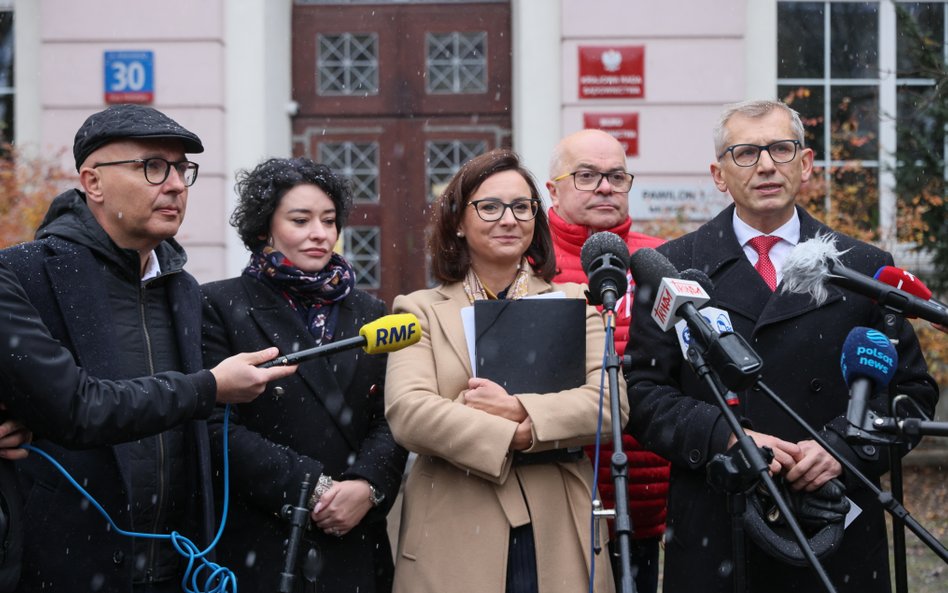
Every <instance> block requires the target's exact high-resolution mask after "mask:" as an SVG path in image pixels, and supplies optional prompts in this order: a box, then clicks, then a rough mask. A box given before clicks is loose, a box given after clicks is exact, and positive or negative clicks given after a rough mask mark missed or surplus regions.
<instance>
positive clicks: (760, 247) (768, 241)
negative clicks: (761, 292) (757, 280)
mask: <svg viewBox="0 0 948 593" xmlns="http://www.w3.org/2000/svg"><path fill="white" fill-rule="evenodd" d="M779 242H780V237H771V236H768V235H758V236H757V237H754V238H753V239H751V240H750V241H748V243H750V246H751V247H753V248H754V251H756V252H757V264H756V265H755V266H754V267H755V268H757V272H758V273H759V274H760V277H761V278H763V279H764V282H766V283H767V286H769V287H770V290H776V288H777V270H775V269H774V262H772V261H770V248H771V247H773V246H774V245H776V244H777V243H779Z"/></svg>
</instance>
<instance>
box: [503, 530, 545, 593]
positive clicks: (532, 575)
mask: <svg viewBox="0 0 948 593" xmlns="http://www.w3.org/2000/svg"><path fill="white" fill-rule="evenodd" d="M506 593H538V585H537V549H536V542H535V541H534V539H533V526H532V525H531V524H530V523H527V524H526V525H521V526H520V527H512V528H511V529H510V545H509V546H508V551H507V589H506Z"/></svg>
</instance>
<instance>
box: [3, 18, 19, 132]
mask: <svg viewBox="0 0 948 593" xmlns="http://www.w3.org/2000/svg"><path fill="white" fill-rule="evenodd" d="M2 8H3V4H2V3H0V144H4V143H8V142H13V133H14V131H15V130H14V129H13V97H14V88H13V11H12V10H3V9H2Z"/></svg>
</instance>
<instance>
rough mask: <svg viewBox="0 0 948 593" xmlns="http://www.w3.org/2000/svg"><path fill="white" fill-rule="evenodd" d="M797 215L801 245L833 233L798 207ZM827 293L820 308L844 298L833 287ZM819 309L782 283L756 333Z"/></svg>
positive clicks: (806, 296) (829, 287) (803, 295)
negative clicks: (822, 235)
mask: <svg viewBox="0 0 948 593" xmlns="http://www.w3.org/2000/svg"><path fill="white" fill-rule="evenodd" d="M797 214H798V215H799V217H800V243H803V242H804V241H808V240H810V239H812V238H813V237H815V236H816V235H817V233H820V234H826V233H831V232H832V230H831V229H830V228H829V227H827V226H826V225H824V224H822V223H820V222H819V221H818V220H816V219H815V218H813V217H812V216H810V215H809V214H807V212H806V211H805V210H803V209H802V208H800V207H797ZM827 292H828V295H829V296H828V297H827V299H826V301H825V302H824V303H823V305H820V306H825V305H828V304H831V303H835V302H836V301H838V300H840V299H841V298H843V294H842V292H840V290H839V289H837V288H835V287H833V286H827ZM817 308H819V307H817V304H816V303H815V302H814V301H813V299H812V298H811V297H810V295H808V294H792V293H788V292H784V291H783V284H782V283H781V285H780V286H777V290H776V292H774V293H773V295H772V297H771V298H770V300H769V301H768V302H767V305H766V306H765V307H764V310H763V312H762V313H761V316H760V319H759V320H758V322H757V327H756V328H755V330H754V333H757V331H759V330H760V329H761V328H763V327H764V326H766V325H769V324H772V323H779V322H782V321H786V320H788V319H793V318H794V317H799V316H800V315H805V314H807V313H809V312H811V311H814V310H816V309H817Z"/></svg>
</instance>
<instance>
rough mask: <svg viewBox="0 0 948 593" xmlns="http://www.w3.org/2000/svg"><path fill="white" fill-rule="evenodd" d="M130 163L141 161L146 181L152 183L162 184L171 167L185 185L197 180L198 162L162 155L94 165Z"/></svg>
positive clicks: (94, 166) (192, 183) (104, 165)
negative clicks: (169, 158) (173, 158)
mask: <svg viewBox="0 0 948 593" xmlns="http://www.w3.org/2000/svg"><path fill="white" fill-rule="evenodd" d="M129 163H141V165H142V171H144V173H145V181H147V182H148V183H150V184H152V185H161V184H162V183H164V182H165V180H166V179H168V175H169V174H170V173H171V167H172V166H174V170H175V171H177V172H178V176H179V177H180V178H181V180H182V181H184V185H185V186H187V187H191V186H192V185H194V182H195V181H197V176H198V164H197V163H192V162H191V161H169V160H166V159H163V158H160V157H150V158H147V159H129V160H127V161H110V162H108V163H96V164H95V165H93V166H92V168H93V169H95V168H96V167H108V166H111V165H127V164H129Z"/></svg>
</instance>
